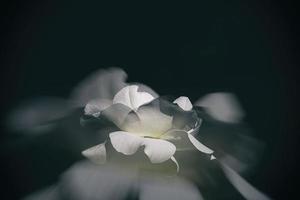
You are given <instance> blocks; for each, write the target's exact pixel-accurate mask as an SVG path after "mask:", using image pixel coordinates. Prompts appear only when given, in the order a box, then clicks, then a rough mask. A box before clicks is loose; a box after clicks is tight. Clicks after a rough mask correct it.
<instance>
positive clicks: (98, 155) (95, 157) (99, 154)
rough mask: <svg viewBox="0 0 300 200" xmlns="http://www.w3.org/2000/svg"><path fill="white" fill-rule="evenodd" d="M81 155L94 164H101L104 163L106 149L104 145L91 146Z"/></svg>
mask: <svg viewBox="0 0 300 200" xmlns="http://www.w3.org/2000/svg"><path fill="white" fill-rule="evenodd" d="M82 155H84V156H85V157H87V158H88V159H90V160H91V161H92V162H94V163H96V164H103V163H105V162H106V148H105V143H102V144H99V145H96V146H93V147H91V148H88V149H86V150H84V151H82Z"/></svg>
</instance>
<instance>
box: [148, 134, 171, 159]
mask: <svg viewBox="0 0 300 200" xmlns="http://www.w3.org/2000/svg"><path fill="white" fill-rule="evenodd" d="M143 145H145V149H144V152H145V154H146V155H147V156H148V158H149V159H150V161H151V162H152V163H162V162H164V161H166V160H169V159H170V158H171V157H172V156H173V155H174V153H175V151H176V147H175V145H174V144H172V143H171V142H168V141H165V140H160V139H152V138H144V140H143Z"/></svg>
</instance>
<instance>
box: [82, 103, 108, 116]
mask: <svg viewBox="0 0 300 200" xmlns="http://www.w3.org/2000/svg"><path fill="white" fill-rule="evenodd" d="M111 105H112V101H111V100H108V99H93V100H91V101H89V102H88V104H86V106H85V108H84V114H85V115H93V116H94V117H98V116H99V115H100V112H101V111H103V110H105V109H106V108H108V107H109V106H111Z"/></svg>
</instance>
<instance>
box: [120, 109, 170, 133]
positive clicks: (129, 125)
mask: <svg viewBox="0 0 300 200" xmlns="http://www.w3.org/2000/svg"><path fill="white" fill-rule="evenodd" d="M136 114H137V116H138V119H137V120H136V121H135V122H133V121H130V120H129V121H127V122H125V123H124V124H123V127H124V130H125V131H128V132H130V133H136V134H139V135H143V136H150V137H159V136H160V135H161V134H163V133H164V132H166V131H167V130H169V129H170V128H171V127H172V119H173V118H172V117H170V116H168V115H165V114H163V113H162V112H160V110H158V109H155V108H149V107H141V108H139V109H138V110H137V112H136Z"/></svg>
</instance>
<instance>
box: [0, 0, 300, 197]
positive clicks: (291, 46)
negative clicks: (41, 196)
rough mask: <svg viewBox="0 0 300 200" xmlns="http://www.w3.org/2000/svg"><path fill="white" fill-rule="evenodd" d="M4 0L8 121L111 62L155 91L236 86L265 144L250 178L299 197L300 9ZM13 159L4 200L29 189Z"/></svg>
mask: <svg viewBox="0 0 300 200" xmlns="http://www.w3.org/2000/svg"><path fill="white" fill-rule="evenodd" d="M1 4H2V5H1V14H2V18H1V28H0V30H1V61H0V62H1V107H2V111H1V119H2V120H4V119H5V116H6V114H7V113H8V112H9V111H10V110H11V109H12V108H14V107H15V106H16V105H18V103H20V102H22V100H26V99H29V98H34V97H39V96H59V97H66V98H67V97H68V96H69V93H70V91H71V89H72V88H73V87H74V86H75V85H76V84H77V83H78V82H79V81H80V80H82V78H84V77H85V76H86V75H88V74H89V73H91V72H93V71H94V70H97V69H99V68H106V67H110V66H118V67H121V68H123V69H124V70H125V71H126V72H127V73H128V75H129V82H142V83H145V84H146V85H149V86H151V87H152V88H153V89H154V90H155V91H157V92H158V93H159V94H172V95H174V96H179V95H186V96H189V97H190V99H191V100H192V101H195V100H197V98H198V97H200V96H202V95H204V94H206V93H209V92H215V91H228V92H234V93H235V94H236V95H237V96H238V97H239V100H240V101H241V104H242V105H243V106H244V108H245V110H246V113H247V118H246V121H247V122H249V124H250V125H251V127H252V128H253V129H254V131H255V136H256V137H257V138H258V139H260V140H262V141H264V142H265V144H266V149H265V152H264V156H263V158H262V160H261V162H260V164H259V167H258V170H257V172H256V173H255V174H254V175H253V177H250V179H249V181H250V182H251V183H253V184H254V185H255V186H257V187H258V188H259V189H261V190H262V191H264V192H265V193H267V194H269V195H270V196H271V197H273V198H274V199H293V198H292V197H293V195H294V194H297V187H296V184H297V182H298V181H299V176H298V174H299V172H298V165H299V164H298V162H297V154H298V148H297V147H298V133H299V132H298V124H297V117H298V116H297V115H296V114H297V112H296V110H297V107H298V105H297V99H298V96H297V92H298V87H297V83H298V76H297V67H298V64H299V63H298V60H297V57H298V52H299V51H298V50H299V46H298V45H299V43H298V42H299V38H298V34H299V30H298V26H299V24H298V23H297V22H298V19H299V18H298V16H297V10H298V8H299V7H297V6H296V4H295V3H293V2H291V1H265V0H264V1H257V2H256V1H231V2H227V1H201V2H198V3H197V4H188V3H184V4H180V3H175V2H169V3H158V4H153V3H150V2H148V3H145V2H144V3H131V4H129V3H125V2H123V3H116V2H115V3H111V4H108V3H99V2H96V1H95V2H84V1H6V2H5V1H4V2H2V3H1ZM11 139H12V138H11V136H10V135H9V133H6V132H3V133H2V134H1V140H3V141H7V140H11ZM5 150H6V149H5V148H1V151H5ZM7 163H8V164H9V165H7ZM13 164H14V163H11V162H10V161H9V160H2V163H1V169H2V172H1V174H3V175H5V177H4V178H1V182H2V184H1V185H3V186H1V187H2V188H1V189H2V190H3V191H4V190H5V192H4V194H5V195H6V196H5V198H4V199H14V198H17V197H20V196H22V195H24V194H26V193H28V192H30V191H31V190H32V189H31V187H30V185H29V186H28V185H22V182H23V181H24V183H26V180H22V177H18V176H17V175H15V174H14V172H15V170H16V169H17V170H18V171H21V172H19V174H22V166H15V167H14V169H11V168H10V167H11V166H13ZM7 166H9V167H7ZM45 176H47V175H45ZM25 177H26V176H25ZM27 178H28V177H27ZM24 188H25V189H24Z"/></svg>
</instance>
